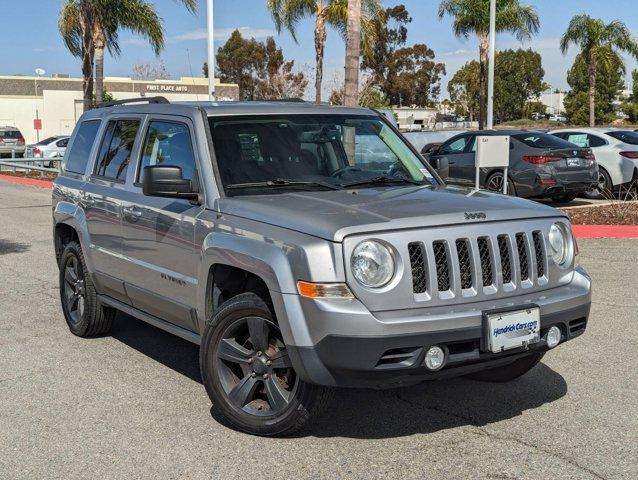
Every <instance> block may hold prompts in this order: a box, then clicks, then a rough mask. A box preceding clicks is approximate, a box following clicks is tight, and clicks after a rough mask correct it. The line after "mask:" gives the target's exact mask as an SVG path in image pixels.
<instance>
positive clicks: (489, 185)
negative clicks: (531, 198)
mask: <svg viewBox="0 0 638 480" xmlns="http://www.w3.org/2000/svg"><path fill="white" fill-rule="evenodd" d="M503 178H504V175H503V172H494V173H492V174H490V176H489V177H487V180H486V181H485V188H486V189H487V190H491V191H492V192H500V193H502V192H503ZM507 194H508V195H511V196H512V197H515V196H516V188H515V187H514V182H512V179H510V178H508V179H507Z"/></svg>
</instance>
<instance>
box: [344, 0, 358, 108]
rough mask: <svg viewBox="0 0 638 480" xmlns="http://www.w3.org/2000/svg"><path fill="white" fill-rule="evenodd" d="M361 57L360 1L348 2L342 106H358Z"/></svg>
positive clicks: (351, 0) (349, 0) (352, 0)
mask: <svg viewBox="0 0 638 480" xmlns="http://www.w3.org/2000/svg"><path fill="white" fill-rule="evenodd" d="M360 57H361V0H348V37H347V39H346V76H345V89H344V99H343V103H344V105H346V106H348V107H356V106H357V105H359V62H360Z"/></svg>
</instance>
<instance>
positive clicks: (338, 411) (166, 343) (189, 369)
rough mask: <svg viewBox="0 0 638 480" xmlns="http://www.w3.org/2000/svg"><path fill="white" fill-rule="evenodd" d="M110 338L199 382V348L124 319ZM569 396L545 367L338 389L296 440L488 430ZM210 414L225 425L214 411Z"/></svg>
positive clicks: (561, 380) (560, 380) (557, 377)
mask: <svg viewBox="0 0 638 480" xmlns="http://www.w3.org/2000/svg"><path fill="white" fill-rule="evenodd" d="M112 337H113V338H115V339H116V340H119V341H120V342H122V343H124V344H126V345H128V346H129V347H131V348H133V349H135V350H137V351H139V352H140V353H143V354H144V355H146V356H148V357H149V358H152V359H153V360H155V361H157V362H159V363H161V364H163V365H165V366H167V367H168V368H171V369H172V370H174V371H176V372H177V373H180V374H181V375H184V376H186V377H188V378H190V379H191V380H193V381H195V382H198V383H201V381H202V380H201V376H200V372H199V348H198V347H197V346H196V345H194V344H192V343H190V342H188V341H186V340H183V339H181V338H179V337H176V336H174V335H171V334H169V333H167V332H164V331H163V330H160V329H159V328H156V327H153V326H151V325H148V324H146V323H144V322H142V321H141V320H137V319H135V318H133V317H131V316H128V315H125V314H122V313H119V314H118V315H117V317H116V319H115V322H114V324H113V330H112ZM566 393H567V383H566V382H565V379H564V378H563V377H562V376H561V375H560V374H559V373H557V372H555V371H554V370H552V369H551V368H549V367H548V366H546V365H545V364H543V363H540V364H538V365H537V366H536V367H535V368H534V369H533V370H532V371H530V372H529V373H527V374H526V375H524V376H522V377H521V378H519V379H517V380H514V381H512V382H510V383H482V382H476V381H472V380H467V379H464V378H457V379H452V380H439V381H433V382H425V383H422V384H419V385H415V386H412V387H405V388H399V389H391V390H384V391H378V390H366V389H336V391H335V396H334V398H333V400H332V401H331V403H330V405H329V406H328V409H327V411H326V412H325V413H324V414H323V415H321V416H320V417H319V418H318V419H316V420H315V421H314V422H312V423H311V424H310V425H309V426H308V427H306V428H305V429H303V430H302V431H300V432H298V433H297V434H296V435H295V436H296V437H306V436H313V437H349V438H361V439H382V438H393V437H403V436H409V435H413V434H416V433H431V432H436V431H439V430H446V429H449V428H455V427H461V426H484V425H488V424H491V423H495V422H500V421H502V420H506V419H509V418H513V417H516V416H518V415H521V414H522V413H523V412H524V411H526V410H530V409H535V408H538V407H540V406H542V405H544V404H547V403H551V402H554V401H556V400H558V399H560V398H562V397H563V396H565V394H566ZM208 407H209V406H208V405H202V408H208ZM211 415H212V417H213V419H215V421H218V422H220V423H222V424H224V425H225V426H228V425H227V424H226V422H224V421H223V419H222V418H221V417H220V416H219V415H218V413H217V412H216V409H215V407H214V406H213V408H211Z"/></svg>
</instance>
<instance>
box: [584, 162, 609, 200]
mask: <svg viewBox="0 0 638 480" xmlns="http://www.w3.org/2000/svg"><path fill="white" fill-rule="evenodd" d="M613 188H614V184H613V183H611V177H610V176H609V174H608V173H607V171H606V170H605V169H604V168H600V170H599V171H598V183H597V185H596V187H594V188H590V189H589V190H587V191H586V192H585V193H584V195H585V197H586V198H589V199H592V200H600V199H603V198H611V196H612V192H613Z"/></svg>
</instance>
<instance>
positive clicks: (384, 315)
mask: <svg viewBox="0 0 638 480" xmlns="http://www.w3.org/2000/svg"><path fill="white" fill-rule="evenodd" d="M281 297H282V298H280V299H278V300H277V301H276V302H275V308H276V310H279V309H280V308H278V307H284V308H285V309H286V314H285V315H287V317H288V322H285V323H284V324H282V322H281V320H280V325H281V326H282V333H283V334H284V339H285V340H286V343H287V349H288V351H289V354H290V358H291V360H292V362H293V365H294V367H295V370H296V371H297V373H298V374H299V375H300V377H301V378H302V379H304V380H305V381H307V382H310V383H315V384H319V385H329V386H340V387H372V388H388V387H393V386H400V385H409V384H413V383H418V382H421V381H423V380H429V379H436V378H445V377H454V376H459V375H464V374H467V373H470V372H473V371H478V370H482V369H485V368H492V367H497V366H499V365H505V364H508V363H511V362H513V361H514V360H516V359H517V358H520V357H522V356H525V355H529V354H531V353H534V352H541V351H545V350H547V344H546V342H545V335H546V333H547V330H548V329H549V328H550V327H551V326H552V325H558V326H559V328H560V329H561V332H562V341H561V343H564V342H565V341H569V340H571V339H573V338H575V337H577V336H579V335H581V334H582V333H583V332H584V331H585V328H586V326H587V320H588V317H589V310H590V305H591V283H590V278H589V276H588V275H587V273H586V272H585V271H584V270H583V269H581V268H578V269H576V271H575V272H574V277H573V280H572V282H571V283H569V284H567V285H563V286H561V287H556V288H553V289H551V290H546V291H542V292H536V293H535V294H529V295H522V296H519V297H514V298H507V299H495V300H493V301H489V302H480V303H475V304H469V305H463V306H461V307H458V308H455V307H454V306H450V307H445V308H437V309H433V308H430V309H427V308H425V309H416V310H406V311H395V312H376V313H374V314H373V313H371V312H369V311H367V310H365V308H364V307H363V310H362V309H361V308H360V307H362V305H360V304H359V305H356V303H358V301H357V300H352V301H341V305H339V304H338V302H335V301H333V302H317V301H313V300H307V299H303V298H301V297H298V296H296V295H282V296H281ZM279 301H281V302H283V304H282V305H277V304H278V303H279ZM529 305H538V306H539V307H540V311H541V341H540V342H538V343H536V344H533V345H531V346H530V347H529V349H522V348H521V349H513V350H508V351H507V352H503V353H500V354H493V353H491V352H487V351H485V350H484V349H483V348H482V341H483V338H484V331H483V326H482V325H483V312H484V311H489V310H494V309H501V308H507V309H515V308H518V307H520V308H525V307H526V306H529ZM278 316H279V313H278ZM290 319H294V320H293V321H292V323H291V322H290ZM286 324H287V325H286ZM284 325H285V326H286V327H288V328H285V327H284ZM433 345H439V346H443V347H445V348H446V349H447V350H448V351H449V355H448V360H447V362H446V365H445V366H444V367H443V368H442V369H441V370H439V371H436V372H431V371H429V370H427V369H426V368H425V367H424V365H423V361H424V356H425V352H426V351H427V349H428V348H429V347H430V346H433ZM559 346H560V345H559Z"/></svg>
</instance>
